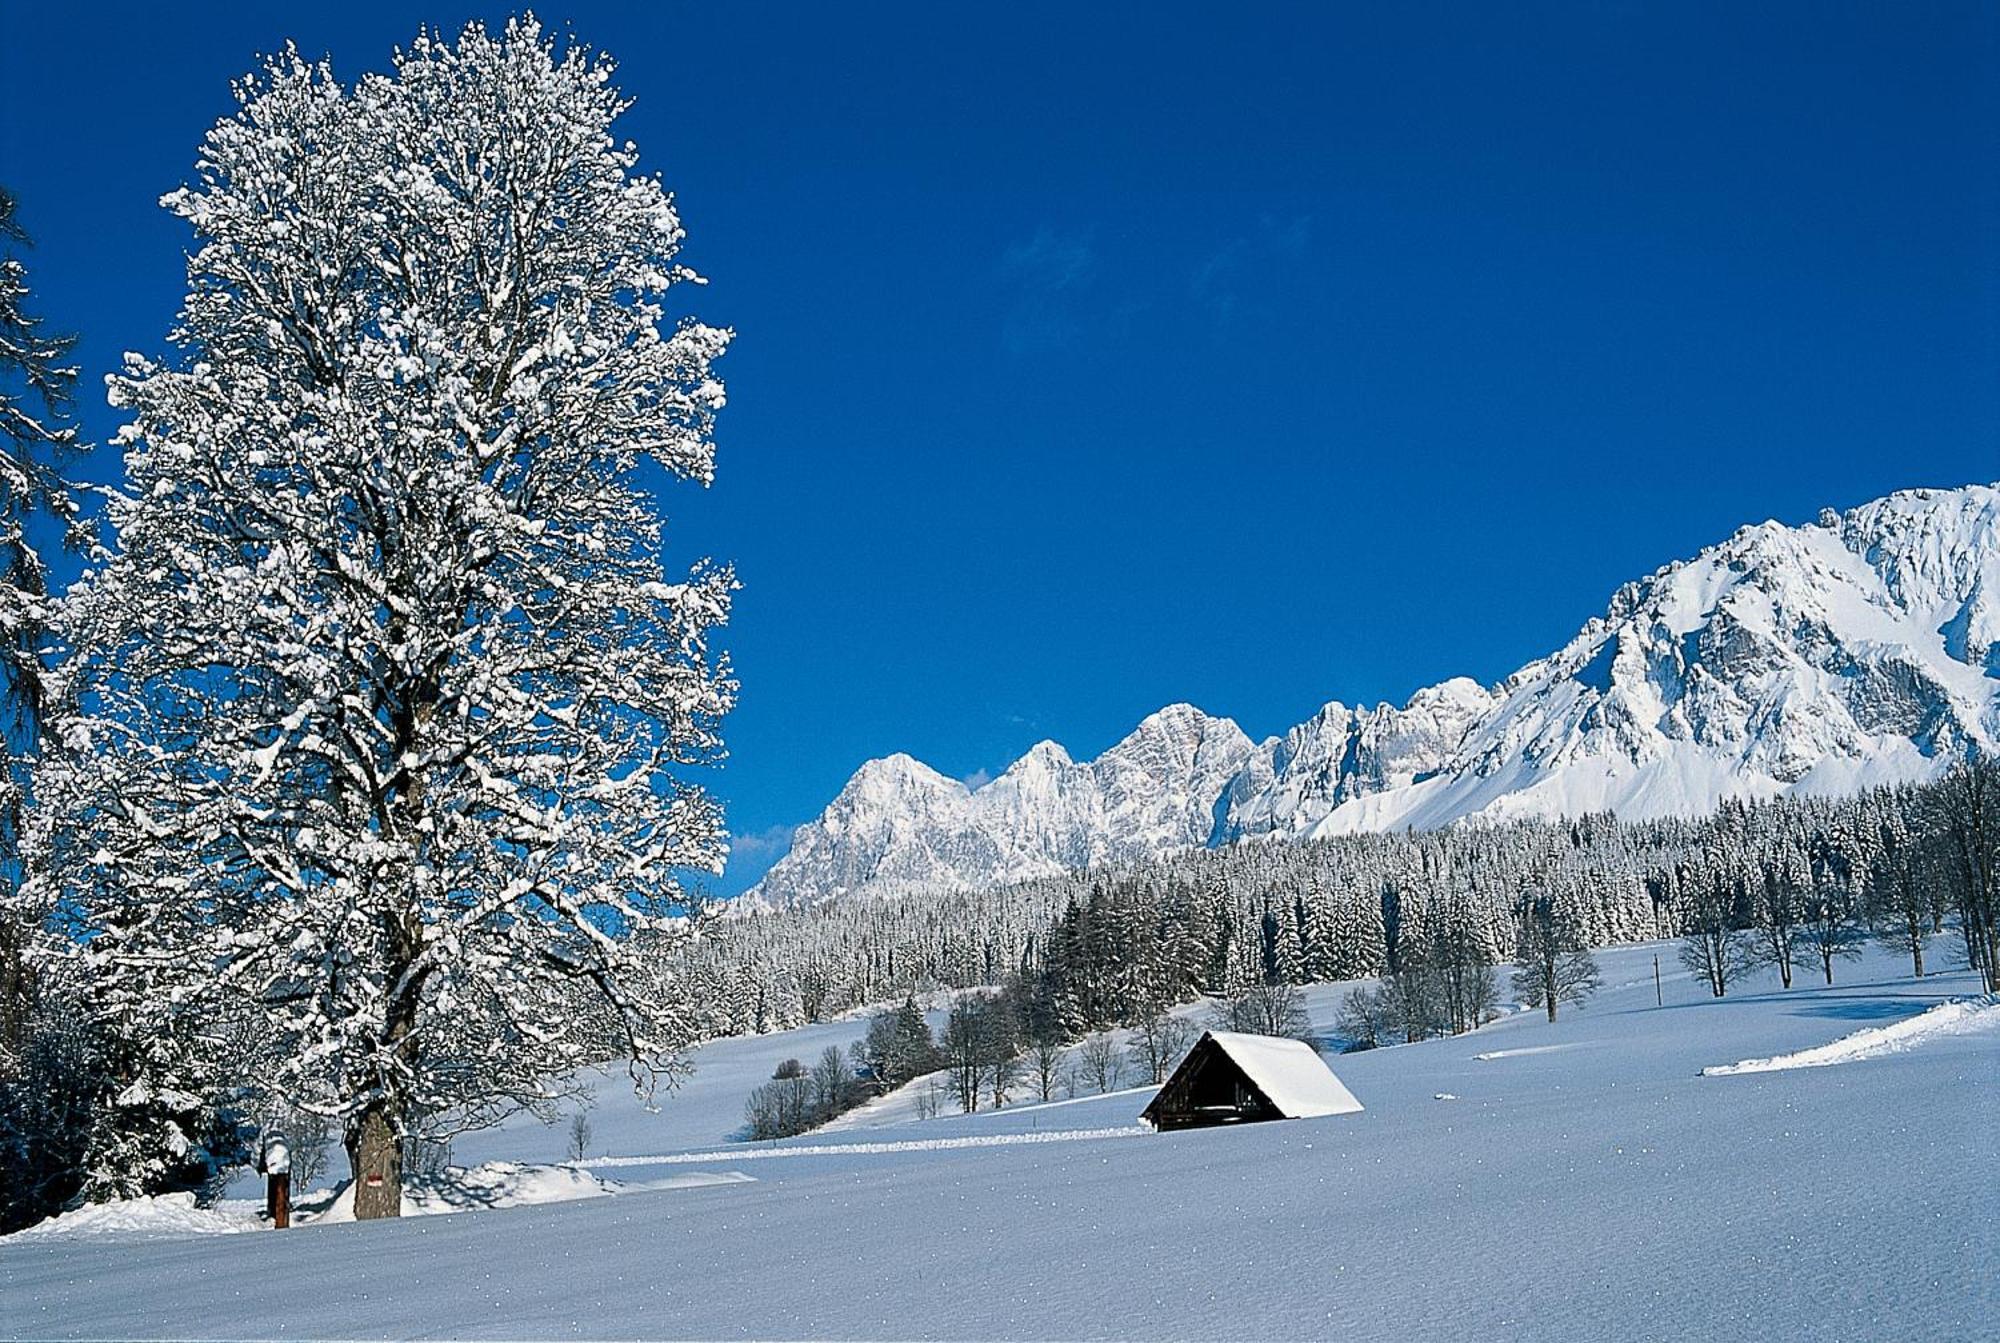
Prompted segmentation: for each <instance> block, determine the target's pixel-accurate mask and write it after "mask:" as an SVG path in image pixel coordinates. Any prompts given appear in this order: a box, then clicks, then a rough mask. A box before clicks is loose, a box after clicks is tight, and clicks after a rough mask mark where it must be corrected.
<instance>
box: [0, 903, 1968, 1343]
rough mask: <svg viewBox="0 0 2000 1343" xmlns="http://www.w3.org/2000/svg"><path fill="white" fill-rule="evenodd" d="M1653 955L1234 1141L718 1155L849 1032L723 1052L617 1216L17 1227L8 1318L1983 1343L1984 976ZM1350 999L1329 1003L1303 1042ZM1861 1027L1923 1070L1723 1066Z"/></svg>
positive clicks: (1873, 1060) (1137, 1100) (896, 1126)
mask: <svg viewBox="0 0 2000 1343" xmlns="http://www.w3.org/2000/svg"><path fill="white" fill-rule="evenodd" d="M1939 949H1940V950H1941V949H1942V942H1941V943H1940V947H1939ZM1654 950H1655V949H1654V948H1624V949H1619V950H1614V951H1610V952H1606V953H1603V954H1602V955H1601V957H1600V960H1601V962H1602V964H1603V966H1604V969H1605V977H1606V985H1607V987H1606V988H1605V990H1604V991H1603V992H1602V993H1601V994H1600V995H1599V997H1598V998H1597V999H1596V1001H1595V1002H1593V1004H1592V1005H1591V1006H1590V1007H1589V1008H1588V1009H1587V1010H1585V1011H1583V1012H1580V1013H1573V1014H1572V1013H1568V1012H1565V1014H1564V1017H1563V1020H1561V1021H1560V1022H1558V1023H1557V1024H1555V1025H1553V1026H1551V1025H1548V1024H1547V1023H1546V1022H1544V1021H1543V1020H1542V1019H1541V1018H1540V1016H1539V1015H1538V1014H1530V1013H1521V1014H1516V1015H1513V1016H1510V1017H1508V1018H1506V1019H1504V1020H1502V1021H1500V1022H1496V1023H1495V1024H1493V1025H1492V1026H1489V1027H1487V1028H1486V1029H1484V1030H1481V1031H1479V1032H1476V1033H1474V1034H1472V1035H1469V1036H1463V1037H1458V1038H1454V1039H1449V1040H1440V1041H1431V1042H1427V1043H1424V1044H1419V1045H1409V1046H1399V1047H1395V1048H1390V1049H1383V1050H1377V1051H1374V1052H1371V1053H1367V1054H1358V1055H1349V1056H1345V1057H1341V1058H1337V1059H1335V1060H1333V1063H1334V1067H1335V1070H1336V1071H1337V1072H1338V1073H1339V1075H1340V1077H1341V1078H1342V1080H1343V1081H1344V1082H1345V1083H1346V1084H1347V1085H1348V1087H1349V1088H1350V1089H1351V1090H1352V1091H1353V1092H1354V1093H1355V1095H1356V1096H1358V1097H1359V1098H1360V1100H1361V1101H1362V1103H1363V1104H1365V1105H1366V1106H1367V1109H1366V1111H1364V1112H1363V1113H1360V1114H1354V1115H1344V1116H1338V1117H1333V1118H1327V1119H1319V1120H1299V1121H1293V1122H1287V1123H1278V1124H1267V1125H1257V1126H1250V1127H1244V1128H1235V1129H1217V1130H1206V1131H1197V1132H1189V1133H1177V1134H1164V1135H1154V1134H1150V1133H1139V1134H1135V1133H1133V1132H1132V1125H1133V1124H1134V1122H1135V1120H1136V1117H1137V1115H1138V1113H1139V1111H1140V1110H1141V1109H1142V1108H1143V1107H1144V1105H1145V1102H1146V1099H1147V1097H1148V1094H1149V1093H1148V1091H1146V1090H1143V1089H1141V1090H1135V1091H1126V1092H1122V1093H1119V1094H1115V1095H1111V1096H1104V1097H1087V1098H1079V1099H1076V1100H1073V1101H1068V1102H1058V1103H1055V1104H1052V1105H1017V1106H1014V1107H1010V1108H1009V1109H1006V1110H1003V1111H1000V1112H998V1113H991V1114H988V1113H982V1114H979V1115H974V1116H958V1117H941V1118H937V1119H931V1120H923V1119H919V1118H917V1117H916V1116H915V1112H914V1110H913V1109H903V1110H900V1111H899V1110H898V1108H897V1107H893V1106H883V1107H878V1108H877V1109H876V1110H875V1111H873V1112H871V1113H867V1114H865V1115H863V1116H857V1117H856V1119H855V1120H854V1122H853V1123H852V1124H850V1125H849V1126H848V1131H834V1132H821V1133H817V1134H810V1135H806V1136H804V1137H801V1138H798V1139H794V1140H791V1141H789V1142H785V1143H778V1144H759V1145H756V1146H755V1147H750V1146H748V1145H744V1144H738V1143H732V1142H731V1141H729V1138H730V1135H731V1134H733V1133H734V1132H735V1130H736V1128H737V1126H738V1125H739V1124H740V1120H741V1115H740V1110H741V1105H742V1100H743V1097H744V1095H745V1094H746V1093H747V1092H748V1090H749V1088H750V1087H751V1086H754V1085H755V1084H756V1083H757V1082H759V1081H762V1080H763V1079H764V1078H765V1077H768V1076H769V1073H770V1070H771V1068H772V1067H773V1066H775V1064H776V1062H777V1061H778V1060H780V1059H782V1058H785V1057H791V1056H797V1057H800V1058H802V1059H806V1060H808V1061H810V1059H811V1057H812V1056H813V1055H814V1054H816V1053H817V1052H818V1051H819V1050H820V1049H822V1048H824V1047H825V1045H826V1044H828V1043H845V1042H846V1041H847V1040H849V1039H852V1038H854V1036H856V1035H858V1033H859V1031H860V1029H861V1026H860V1023H858V1022H848V1023H836V1024H832V1025H824V1026H819V1027H814V1028H811V1029H809V1030H806V1031H799V1032H790V1033H787V1034H784V1035H777V1036H767V1037H762V1038H759V1039H754V1040H737V1041H726V1042H722V1043H719V1044H716V1045H713V1046H710V1047H709V1048H708V1049H706V1050H704V1051H703V1057H702V1059H701V1060H699V1061H700V1062H701V1063H702V1065H703V1066H702V1067H701V1068H700V1070H699V1071H698V1072H697V1073H696V1074H695V1076H694V1077H693V1078H692V1079H690V1080H689V1082H688V1083H687V1084H686V1085H685V1087H684V1088H683V1089H682V1090H681V1091H680V1092H679V1093H677V1094H676V1095H674V1096H672V1097H669V1098H667V1099H665V1101H664V1102H663V1104H662V1106H661V1109H660V1112H659V1113H658V1114H647V1113H646V1112H645V1111H644V1110H642V1109H641V1108H640V1107H639V1106H638V1105H637V1104H636V1102H633V1101H631V1100H630V1099H629V1092H628V1091H627V1090H626V1089H625V1088H624V1085H623V1083H622V1082H612V1083H608V1084H607V1086H606V1088H605V1091H604V1093H603V1095H602V1097H601V1099H600V1101H599V1103H598V1105H597V1107H596V1109H595V1110H594V1111H593V1113H592V1121H593V1125H594V1127H595V1128H596V1130H597V1137H596V1140H595V1141H594V1142H593V1144H592V1153H593V1156H592V1160H591V1161H589V1162H587V1163H586V1170H585V1171H583V1172H576V1173H574V1177H576V1178H581V1177H583V1176H586V1175H587V1176H588V1178H589V1179H590V1180H591V1181H602V1182H603V1184H604V1186H606V1187H608V1188H609V1189H610V1190H611V1191H612V1194H611V1196H609V1197H590V1198H582V1199H577V1200H574V1201H566V1202H561V1203H547V1204H539V1205H535V1206H522V1207H513V1208H508V1209H506V1210H504V1211H482V1212H467V1213H458V1214H451V1215H442V1216H430V1217H422V1218H413V1219H409V1220H407V1221H405V1222H402V1223H400V1224H377V1225H373V1226H355V1225H351V1224H350V1225H315V1226H307V1227H302V1228H299V1229H296V1230H294V1231H290V1232H286V1233H283V1234H271V1233H259V1234H252V1235H229V1236H222V1235H210V1234H202V1232H203V1231H204V1230H205V1229H206V1228H203V1227H197V1226H194V1225H187V1226H185V1227H180V1228H162V1227H161V1226H159V1225H157V1224H155V1225H150V1226H148V1227H147V1228H145V1236H144V1238H141V1237H140V1235H139V1233H138V1232H137V1231H136V1230H135V1229H134V1228H132V1227H129V1226H128V1227H126V1228H123V1229H122V1230H120V1229H116V1228H105V1227H99V1228H97V1229H96V1230H97V1232H98V1234H83V1233H79V1234H75V1235H69V1236H62V1237H51V1236H46V1235H44V1236H27V1237H21V1238H16V1239H13V1240H9V1241H4V1242H0V1333H3V1334H6V1335H10V1336H33V1337H64V1338H79V1337H107V1336H118V1337H166V1336H173V1337H236V1336H304V1337H330V1336H343V1337H366V1338H374V1337H391V1336H396V1337H407V1336H447V1337H448V1336H459V1337H486V1338H498V1337H545V1336H547V1337H583V1338H610V1337H710V1338H718V1337H719V1338H737V1337H951V1338H989V1337H1004V1338H1026V1337H1033V1338H1042V1337H1079V1338H1105V1337H1132V1338H1140V1337H1143V1338H1172V1337H1209V1338H1213V1337H1231V1338H1243V1337H1257V1338H1322V1337H1331V1336H1335V1335H1360V1336H1385V1335H1390V1334H1396V1335H1405V1334H1407V1335H1422V1334H1448V1335H1450V1336H1453V1337H1464V1338H1482V1339H1484V1338H1550V1339H1564V1340H1570V1339H1582V1338H1682V1337H1693V1336H1702V1337H1709V1338H1721V1339H1733V1338H1742V1339H1750V1338H1756V1339H1784V1338H1800V1339H1806V1338H1919V1337H1921V1338H1928V1339H1961V1338H1963V1339H1971V1338H1979V1337H1989V1338H1990V1337H1992V1329H1993V1323H1992V1322H1993V1320H1994V1319H1995V1318H1996V1312H2000V1299H1996V1296H1995V1289H1994V1287H1993V1284H1994V1283H1995V1282H1996V1281H2000V1232H1996V1230H1995V1228H1994V1225H1993V1222H1992V1218H1991V1213H1992V1208H1993V1207H1994V1205H1995V1202H1996V1196H2000V1188H1996V1183H1995V1179H1994V1177H1993V1175H1992V1162H1991V1135H1992V1134H1993V1133H1994V1132H1995V1131H1996V1129H2000V1087H1996V1085H1995V1084H1996V1082H2000V1067H1996V1065H2000V1013H1996V1012H1994V1011H1991V1010H1989V1009H1987V1008H1985V1007H1980V1006H1972V1007H1960V1008H1954V1009H1948V1010H1947V1011H1945V1012H1942V1013H1939V1014H1937V1015H1936V1016H1933V1017H1930V1018H1924V1017H1920V1016H1919V1014H1922V1013H1926V1012H1928V1011H1930V1009H1933V1008H1937V1007H1938V1006H1939V1005H1940V1004H1942V1003H1946V1002H1949V1001H1952V1000H1955V999H1970V998H1973V997H1974V996H1975V995H1976V991H1977V986H1976V984H1975V983H1974V981H1973V980H1972V978H1971V977H1970V976H1968V975H1965V974H1962V973H1960V974H1945V975H1935V976H1932V977H1929V978H1926V979H1924V980H1921V981H1917V980H1912V979H1910V978H1908V977H1907V971H1906V969H1905V968H1904V967H1902V966H1899V965H1898V963H1897V962H1896V961H1895V960H1894V959H1893V958H1891V957H1889V956H1887V955H1885V954H1880V953H1876V952H1872V951H1871V953H1870V954H1869V956H1868V958H1867V959H1866V960H1864V961H1863V962H1861V963H1859V964H1857V965H1852V966H1843V967H1842V969H1841V980H1842V982H1841V983H1840V984H1839V985H1838V986H1837V987H1835V988H1833V989H1830V990H1829V989H1816V988H1812V987H1810V986H1807V985H1804V984H1802V985H1801V987H1798V988H1794V989H1792V990H1790V991H1783V990H1779V989H1778V988H1776V987H1775V984H1766V983H1764V982H1762V981H1753V982H1749V983H1746V984H1745V985H1744V986H1743V988H1742V989H1741V990H1739V991H1738V992H1734V993H1732V994H1731V995H1730V996H1729V997H1728V998H1726V999H1723V1000H1720V1001H1717V1000H1714V999H1711V998H1709V997H1708V996H1707V994H1706V992H1705V990H1702V989H1700V988H1699V986H1697V985H1695V984H1694V983H1693V982H1692V981H1690V980H1689V979H1688V978H1687V977H1686V976H1685V975H1683V974H1680V973H1679V972H1678V970H1677V968H1676V967H1674V966H1673V962H1672V955H1671V948H1660V949H1659V950H1660V951H1661V952H1662V960H1663V961H1664V962H1665V965H1666V967H1667V978H1666V997H1667V1002H1666V1005H1665V1007H1663V1008H1662V1007H1655V1006H1654V1002H1653V982H1652V957H1653V954H1654ZM1338 996H1339V994H1338V991H1337V990H1334V989H1331V988H1328V989H1320V990H1315V991H1314V992H1313V993H1312V994H1311V995H1310V997H1311V999H1312V1005H1313V1010H1314V1016H1315V1019H1316V1020H1317V1021H1320V1022H1322V1023H1324V1022H1328V1021H1330V1018H1331V1013H1332V1009H1333V1006H1334V1004H1335V1003H1336V1002H1337V1000H1338ZM1913 1020H1914V1021H1916V1022H1919V1023H1922V1022H1926V1021H1927V1022H1929V1023H1930V1024H1928V1025H1924V1024H1918V1025H1911V1026H1907V1027H1898V1023H1903V1022H1909V1021H1913ZM1939 1021H1944V1022H1947V1023H1951V1024H1950V1027H1949V1028H1947V1029H1939V1028H1937V1023H1938V1022H1939ZM1885 1028H1886V1029H1885ZM1857 1033H1860V1036H1862V1037H1865V1038H1864V1039H1863V1045H1864V1046H1865V1045H1866V1044H1867V1041H1868V1040H1875V1041H1876V1043H1879V1042H1880V1038H1881V1037H1884V1036H1886V1037H1888V1038H1892V1039H1895V1040H1897V1041H1898V1044H1899V1047H1897V1048H1895V1049H1894V1050H1892V1051H1889V1052H1881V1051H1878V1050H1873V1049H1870V1048H1867V1047H1853V1046H1852V1045H1851V1044H1850V1046H1848V1047H1845V1049H1844V1053H1843V1057H1844V1058H1845V1060H1846V1061H1844V1062H1840V1063H1839V1064H1838V1065H1837V1066H1806V1067H1789V1068H1785V1069H1783V1070H1778V1071H1760V1072H1746V1073H1743V1074H1741V1075H1735V1076H1720V1077H1717V1076H1707V1077H1704V1076H1702V1075H1701V1074H1702V1072H1703V1070H1704V1069H1710V1068H1715V1067H1718V1066H1721V1065H1728V1064H1734V1063H1738V1062H1741V1061H1745V1060H1759V1059H1778V1058H1782V1057H1784V1056H1809V1051H1817V1050H1821V1049H1822V1048H1823V1047H1825V1046H1828V1045H1829V1044H1832V1043H1833V1042H1835V1041H1838V1040H1842V1039H1850V1040H1851V1039H1852V1038H1855V1037H1857ZM1441 1095H1449V1096H1452V1097H1454V1098H1455V1102H1454V1103H1440V1101H1439V1099H1438V1097H1439V1096H1441ZM858 1129H865V1130H866V1131H865V1132H862V1131H853V1130H858ZM565 1139H566V1135H565V1134H564V1132H563V1131H562V1129H561V1128H560V1127H559V1126H558V1127H544V1126H542V1125H540V1124H538V1123H535V1122H534V1121H526V1122H524V1123H523V1122H517V1123H516V1124H513V1125H510V1126H508V1127H506V1128H504V1129H502V1130H500V1131H497V1132H494V1133H490V1134H484V1135H478V1136H477V1137H475V1138H467V1139H463V1140H461V1142H460V1144H459V1147H458V1149H457V1151H456V1153H455V1155H456V1157H457V1159H458V1160H460V1161H462V1162H465V1163H467V1164H471V1165H479V1164H483V1163H488V1162H493V1161H501V1160H506V1161H535V1162H550V1161H555V1160H558V1159H559V1158H560V1156H561V1153H562V1148H563V1145H564V1142H565ZM753 1153H757V1154H764V1153H768V1154H770V1155H753ZM778 1153H783V1154H784V1156H785V1159H774V1157H775V1156H776V1154H778ZM647 1158H660V1159H659V1160H657V1161H652V1160H648V1159H647ZM696 1176H701V1177H713V1178H714V1179H717V1180H722V1181H726V1182H721V1183H714V1182H705V1183H700V1184H691V1183H690V1182H689V1180H688V1178H687V1177H696ZM537 1178H538V1179H539V1178H540V1177H537ZM185 1211H187V1212H190V1213H192V1212H194V1211H197V1210H192V1209H188V1210H185Z"/></svg>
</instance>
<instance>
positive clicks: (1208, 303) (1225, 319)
mask: <svg viewBox="0 0 2000 1343" xmlns="http://www.w3.org/2000/svg"><path fill="white" fill-rule="evenodd" d="M1311 246H1312V219H1311V218H1310V217H1309V216H1305V215H1301V216H1299V217H1297V218H1293V219H1279V218H1276V217H1274V216H1272V215H1262V216H1260V217H1259V218H1258V220H1257V226H1256V227H1255V228H1254V229H1252V230H1250V231H1249V232H1248V233H1244V234H1239V235H1238V236H1237V237H1234V238H1231V239H1230V240H1229V241H1227V242H1225V243H1223V244H1222V245H1221V246H1220V247H1218V248H1216V249H1215V250H1214V251H1213V252H1211V253H1209V255H1208V256H1207V257H1206V258H1204V259H1203V261H1202V262H1201V264H1200V265H1198V266H1196V267H1195V269H1194V274H1193V276H1192V277H1191V278H1190V279H1189V281H1188V292H1189V294H1190V295H1191V296H1192V297H1193V298H1194V301H1195V302H1196V303H1197V304H1198V305H1200V306H1201V307H1203V308H1206V309H1207V311H1208V315H1209V317H1210V319H1211V320H1212V321H1214V323H1215V324H1216V326H1217V327H1218V328H1221V329H1227V328H1228V327H1230V326H1231V325H1233V324H1234V322H1235V320H1236V318H1237V315H1238V314H1239V312H1240V311H1241V310H1242V309H1243V308H1244V307H1245V306H1246V295H1253V296H1254V295H1255V294H1256V293H1258V292H1259V290H1260V288H1261V285H1262V281H1263V280H1264V278H1265V277H1268V276H1274V275H1276V276H1282V275H1283V274H1284V272H1285V271H1287V270H1288V269H1290V267H1291V264H1292V263H1293V262H1296V261H1298V260H1299V259H1300V258H1301V257H1303V256H1305V254H1306V250H1307V249H1308V248H1309V247H1311Z"/></svg>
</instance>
